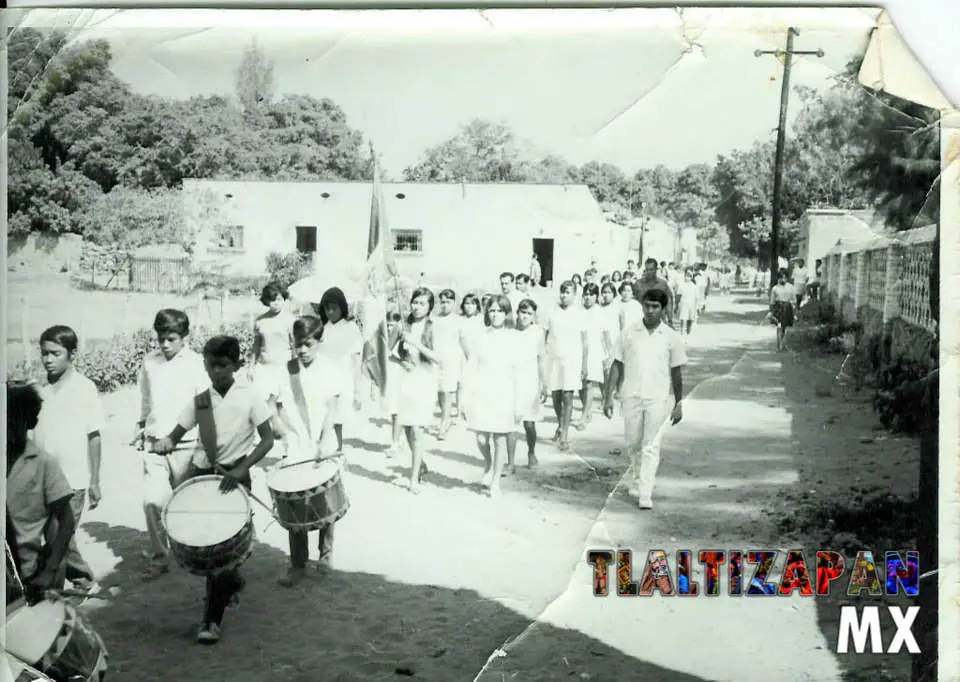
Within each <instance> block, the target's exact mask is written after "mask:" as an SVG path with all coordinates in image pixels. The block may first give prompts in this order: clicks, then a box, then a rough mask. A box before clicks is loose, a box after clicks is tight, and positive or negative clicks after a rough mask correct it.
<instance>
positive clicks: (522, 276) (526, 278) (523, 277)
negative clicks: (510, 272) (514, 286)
mask: <svg viewBox="0 0 960 682" xmlns="http://www.w3.org/2000/svg"><path fill="white" fill-rule="evenodd" d="M513 281H514V282H521V283H523V284H529V283H530V281H531V280H530V275H528V274H527V273H525V272H518V273H517V275H516V276H515V277H514V278H513Z"/></svg>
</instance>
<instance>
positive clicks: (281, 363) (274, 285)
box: [248, 282, 296, 410]
mask: <svg viewBox="0 0 960 682" xmlns="http://www.w3.org/2000/svg"><path fill="white" fill-rule="evenodd" d="M289 297H290V295H289V294H288V293H287V290H286V288H285V287H284V286H282V285H281V284H280V283H279V282H270V283H269V284H267V285H266V286H265V287H263V292H262V293H261V294H260V302H261V303H262V304H263V305H265V306H267V311H266V312H265V313H263V314H262V315H260V316H259V317H258V318H257V319H256V320H255V321H254V323H253V352H252V355H253V362H252V363H251V365H250V374H249V377H248V378H249V379H250V380H251V381H252V382H254V383H255V384H256V386H257V387H258V389H259V390H261V391H262V392H263V395H264V397H265V399H266V400H267V402H268V403H269V404H270V407H271V409H273V410H276V401H277V398H278V397H279V395H280V387H281V386H283V385H284V384H285V383H286V381H287V363H288V362H290V360H291V359H292V358H293V357H294V354H293V322H294V320H295V319H296V318H294V316H293V315H291V314H290V313H289V312H288V311H287V310H286V309H285V308H286V303H287V299H288V298H289Z"/></svg>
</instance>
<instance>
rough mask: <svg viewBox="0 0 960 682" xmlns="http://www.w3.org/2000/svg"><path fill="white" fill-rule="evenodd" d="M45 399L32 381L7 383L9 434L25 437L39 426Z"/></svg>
mask: <svg viewBox="0 0 960 682" xmlns="http://www.w3.org/2000/svg"><path fill="white" fill-rule="evenodd" d="M42 407H43V399H42V398H41V397H40V393H38V392H37V388H36V386H35V385H34V384H32V383H27V382H25V381H11V382H8V383H7V434H8V435H15V436H19V437H23V436H24V435H25V434H26V433H27V431H30V430H31V429H33V428H36V426H37V420H38V418H39V417H40V409H41V408H42Z"/></svg>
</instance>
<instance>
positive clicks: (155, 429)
mask: <svg viewBox="0 0 960 682" xmlns="http://www.w3.org/2000/svg"><path fill="white" fill-rule="evenodd" d="M139 384H140V419H141V421H143V422H145V427H144V435H146V436H147V437H148V438H164V437H166V436H168V435H170V432H171V431H173V427H175V426H176V425H177V417H178V416H179V415H180V410H182V409H183V405H185V404H186V403H187V402H188V401H190V400H193V397H194V396H195V395H197V394H198V393H202V392H203V391H204V390H206V389H207V388H209V387H210V378H209V377H208V376H207V372H206V370H205V369H204V368H203V356H201V355H200V354H199V353H197V352H196V351H194V350H191V349H190V348H186V347H184V348H182V349H181V350H180V352H179V353H177V354H176V355H174V356H173V357H172V358H171V359H170V360H167V359H166V358H165V357H164V356H163V353H162V352H160V351H159V350H156V351H153V352H152V353H149V354H148V355H147V356H146V357H144V358H143V366H142V367H141V368H140V380H139ZM195 438H196V434H195V433H193V434H190V438H189V439H184V440H194V439H195Z"/></svg>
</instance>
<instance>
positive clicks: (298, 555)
mask: <svg viewBox="0 0 960 682" xmlns="http://www.w3.org/2000/svg"><path fill="white" fill-rule="evenodd" d="M333 526H334V524H332V523H331V524H330V525H329V526H324V527H323V528H321V529H320V531H319V532H320V542H319V548H320V558H321V559H325V558H327V557H329V556H330V554H332V553H333ZM309 535H310V534H309V533H308V532H307V531H301V530H291V531H287V537H288V539H289V541H290V565H291V566H293V567H294V568H306V567H307V560H308V559H309V558H310V539H309Z"/></svg>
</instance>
